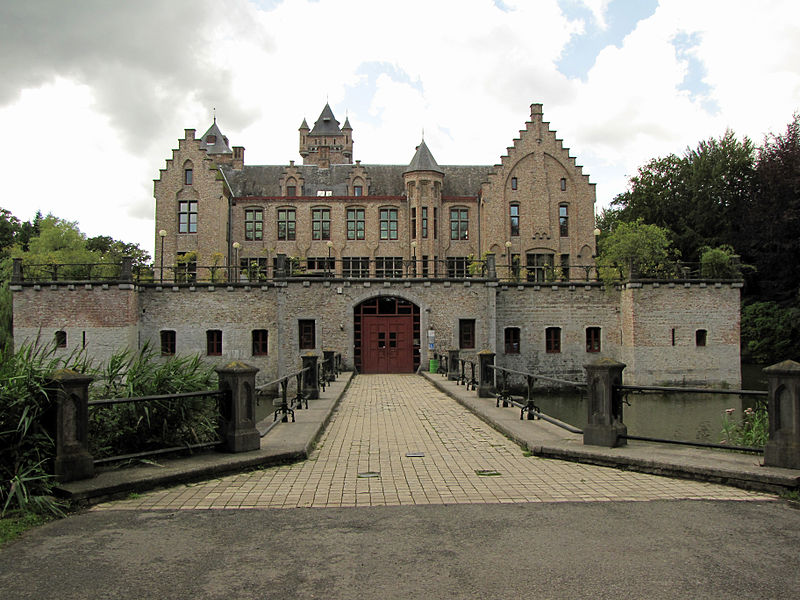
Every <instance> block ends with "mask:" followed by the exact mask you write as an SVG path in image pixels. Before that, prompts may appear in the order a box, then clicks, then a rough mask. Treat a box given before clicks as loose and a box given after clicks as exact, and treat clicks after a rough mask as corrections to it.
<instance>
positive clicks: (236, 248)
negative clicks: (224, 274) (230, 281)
mask: <svg viewBox="0 0 800 600" xmlns="http://www.w3.org/2000/svg"><path fill="white" fill-rule="evenodd" d="M241 247H242V245H241V244H240V243H239V242H233V272H234V273H236V281H239V248H241Z"/></svg>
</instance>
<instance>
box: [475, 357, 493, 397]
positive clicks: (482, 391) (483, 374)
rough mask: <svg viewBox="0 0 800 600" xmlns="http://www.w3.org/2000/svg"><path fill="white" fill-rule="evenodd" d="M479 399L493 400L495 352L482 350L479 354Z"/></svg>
mask: <svg viewBox="0 0 800 600" xmlns="http://www.w3.org/2000/svg"><path fill="white" fill-rule="evenodd" d="M478 366H479V367H480V370H479V374H478V397H479V398H491V397H492V396H493V395H494V394H493V392H494V369H492V368H490V366H494V352H491V351H489V350H481V351H480V352H478Z"/></svg>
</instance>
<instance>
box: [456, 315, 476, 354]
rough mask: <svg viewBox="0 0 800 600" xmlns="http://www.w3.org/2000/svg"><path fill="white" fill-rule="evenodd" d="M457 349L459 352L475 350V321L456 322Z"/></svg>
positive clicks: (462, 320) (463, 320)
mask: <svg viewBox="0 0 800 600" xmlns="http://www.w3.org/2000/svg"><path fill="white" fill-rule="evenodd" d="M458 348H459V349H460V350H474V349H475V319H459V320H458Z"/></svg>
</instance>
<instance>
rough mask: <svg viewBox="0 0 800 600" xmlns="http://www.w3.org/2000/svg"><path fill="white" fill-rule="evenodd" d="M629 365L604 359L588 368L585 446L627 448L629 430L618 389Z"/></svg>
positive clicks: (584, 430) (585, 367)
mask: <svg viewBox="0 0 800 600" xmlns="http://www.w3.org/2000/svg"><path fill="white" fill-rule="evenodd" d="M625 366H626V365H625V364H623V363H619V362H616V361H614V360H611V359H610V358H601V359H599V360H597V361H595V362H593V363H591V364H588V365H584V366H583V368H584V369H586V383H587V386H588V390H589V422H588V424H587V425H586V427H584V428H583V443H584V445H589V446H607V447H609V448H615V447H617V446H625V445H626V444H627V443H628V442H627V440H626V439H625V438H624V437H620V436H625V435H627V433H628V428H627V427H626V426H625V425H624V424H623V422H622V394H620V392H619V390H616V389H614V388H615V386H618V385H621V384H622V371H623V369H625Z"/></svg>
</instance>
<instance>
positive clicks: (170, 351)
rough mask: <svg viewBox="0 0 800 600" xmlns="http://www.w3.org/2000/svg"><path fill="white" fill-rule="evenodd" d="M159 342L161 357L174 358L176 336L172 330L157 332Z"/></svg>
mask: <svg viewBox="0 0 800 600" xmlns="http://www.w3.org/2000/svg"><path fill="white" fill-rule="evenodd" d="M159 337H160V342H161V356H175V350H176V348H177V334H176V333H175V330H174V329H162V330H161V331H159Z"/></svg>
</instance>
